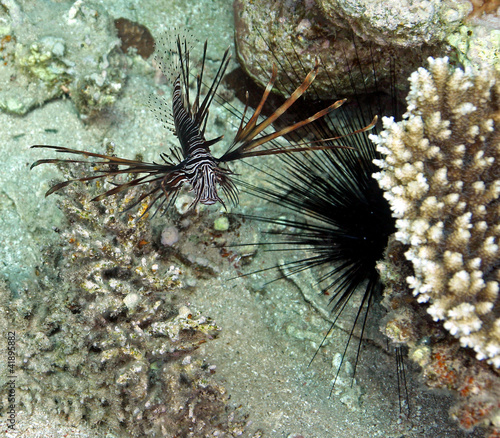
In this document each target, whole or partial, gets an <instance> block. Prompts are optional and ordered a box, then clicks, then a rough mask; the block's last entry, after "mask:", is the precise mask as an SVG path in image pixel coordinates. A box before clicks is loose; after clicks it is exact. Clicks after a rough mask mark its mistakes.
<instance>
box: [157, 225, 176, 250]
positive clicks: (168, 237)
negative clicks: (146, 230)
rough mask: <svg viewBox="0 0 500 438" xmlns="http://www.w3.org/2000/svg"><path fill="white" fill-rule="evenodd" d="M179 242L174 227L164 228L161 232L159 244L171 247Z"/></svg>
mask: <svg viewBox="0 0 500 438" xmlns="http://www.w3.org/2000/svg"><path fill="white" fill-rule="evenodd" d="M178 241H179V231H178V230H177V228H175V227H166V228H164V229H163V231H162V232H161V244H162V245H164V246H172V245H174V244H176V243H177V242H178Z"/></svg>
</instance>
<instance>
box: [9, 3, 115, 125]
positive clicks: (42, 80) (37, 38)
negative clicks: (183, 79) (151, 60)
mask: <svg viewBox="0 0 500 438" xmlns="http://www.w3.org/2000/svg"><path fill="white" fill-rule="evenodd" d="M3 4H4V6H5V7H4V8H0V22H1V23H3V25H2V26H0V38H1V47H0V55H1V59H2V61H3V66H2V70H1V72H0V88H1V91H0V110H2V111H5V112H8V113H13V114H25V113H26V112H28V111H29V110H31V109H32V108H34V107H36V106H39V105H41V104H42V103H44V102H46V101H48V100H50V99H53V98H55V97H59V96H61V95H63V94H67V95H69V96H70V97H71V99H72V100H73V101H74V103H75V106H76V108H77V110H78V112H79V114H80V115H81V116H82V118H85V117H90V116H95V115H97V114H98V113H99V112H101V111H102V110H104V109H105V108H106V107H108V106H109V105H111V104H113V103H114V102H115V101H116V98H117V96H118V94H119V93H120V92H121V89H122V87H123V85H124V83H125V73H124V66H125V58H124V56H123V55H122V54H121V53H120V51H119V45H120V40H119V39H118V38H117V37H116V35H115V29H114V25H113V21H112V20H111V17H110V16H109V15H108V14H107V12H106V11H105V10H104V9H103V8H102V7H101V6H99V5H98V4H95V3H93V2H91V1H85V2H82V1H76V2H75V3H74V4H73V5H72V6H71V7H70V8H69V9H68V5H67V4H66V3H58V2H56V3H53V2H52V3H44V2H42V3H37V4H36V5H34V4H30V2H20V4H17V3H16V2H15V1H14V0H9V1H8V2H3ZM55 16H57V17H59V18H58V19H56V20H55V19H50V20H48V19H46V18H45V17H55Z"/></svg>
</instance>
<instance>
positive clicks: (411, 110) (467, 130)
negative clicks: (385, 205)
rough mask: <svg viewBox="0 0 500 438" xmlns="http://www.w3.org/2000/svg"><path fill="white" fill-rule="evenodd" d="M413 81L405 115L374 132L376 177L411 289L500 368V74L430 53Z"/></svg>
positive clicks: (466, 342) (481, 356)
mask: <svg viewBox="0 0 500 438" xmlns="http://www.w3.org/2000/svg"><path fill="white" fill-rule="evenodd" d="M410 82H411V91H410V94H409V96H408V98H407V100H408V112H407V113H406V114H405V116H404V120H403V121H402V122H399V123H395V122H394V120H393V119H387V118H386V119H384V127H385V131H384V132H382V133H381V134H380V135H379V136H372V140H373V141H375V142H376V144H377V149H378V150H379V152H381V153H382V154H384V155H385V158H384V159H382V160H377V161H376V164H377V165H378V166H380V168H381V169H382V170H381V171H380V172H379V173H376V174H375V175H374V177H375V178H376V179H377V180H378V182H379V185H380V186H381V187H382V189H384V190H385V191H386V192H385V197H386V198H387V199H388V200H389V202H390V204H391V208H392V211H393V215H394V216H395V217H396V218H397V228H398V231H397V233H396V239H397V240H399V241H401V242H402V243H404V244H407V245H409V250H408V251H407V252H406V258H407V259H408V260H410V261H411V262H412V263H413V268H414V272H415V273H414V275H413V276H409V277H408V278H407V281H408V283H409V286H410V288H411V289H413V293H414V295H415V296H417V297H418V301H419V302H421V303H423V302H430V306H429V308H428V313H429V314H430V315H431V316H432V317H433V319H434V320H436V321H439V320H441V321H444V327H445V328H446V329H447V330H448V331H449V332H450V333H451V334H452V335H454V336H456V337H457V338H459V339H460V342H461V344H462V346H465V347H471V348H474V350H475V351H476V355H477V358H478V359H486V360H487V361H488V363H490V364H493V365H494V366H496V367H500V318H499V313H500V307H499V297H498V292H499V284H500V250H499V246H498V245H499V238H500V199H499V197H500V167H499V165H498V164H499V160H500V137H499V131H498V129H496V128H497V124H498V123H499V122H500V112H499V108H500V77H499V76H498V75H497V73H495V72H494V71H493V70H491V69H489V68H487V67H484V68H483V69H482V70H481V71H479V72H474V71H472V70H471V69H466V70H465V71H462V70H461V69H458V68H457V69H455V68H453V67H452V66H451V65H450V64H449V62H448V59H447V58H442V59H432V58H430V59H429V70H425V69H424V68H420V69H419V70H418V71H416V72H415V73H413V74H412V76H411V78H410Z"/></svg>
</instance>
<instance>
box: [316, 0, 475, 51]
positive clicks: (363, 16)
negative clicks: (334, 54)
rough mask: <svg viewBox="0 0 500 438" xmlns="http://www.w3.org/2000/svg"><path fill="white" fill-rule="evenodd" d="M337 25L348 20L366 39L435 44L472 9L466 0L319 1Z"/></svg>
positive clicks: (402, 44)
mask: <svg viewBox="0 0 500 438" xmlns="http://www.w3.org/2000/svg"><path fill="white" fill-rule="evenodd" d="M317 3H318V5H319V7H320V8H321V10H322V12H323V14H324V17H326V18H327V19H328V20H329V21H330V22H331V23H332V24H333V25H334V26H341V27H344V26H345V23H349V26H351V27H352V29H353V30H354V32H355V34H356V35H357V36H359V37H360V38H361V39H362V40H363V41H373V42H376V43H377V44H380V45H382V46H395V47H401V48H405V47H406V48H409V47H419V46H421V45H423V44H428V45H434V44H439V43H440V42H441V41H443V40H444V39H445V38H446V36H447V35H449V34H450V33H451V32H453V31H454V30H455V29H456V27H457V26H458V25H459V23H460V22H461V20H463V18H465V17H466V16H467V14H468V13H469V11H470V10H471V4H470V3H469V2H468V1H466V0H451V1H450V0H448V1H441V0H419V1H412V0H396V1H390V0H389V1H388V0H375V1H374V0H317Z"/></svg>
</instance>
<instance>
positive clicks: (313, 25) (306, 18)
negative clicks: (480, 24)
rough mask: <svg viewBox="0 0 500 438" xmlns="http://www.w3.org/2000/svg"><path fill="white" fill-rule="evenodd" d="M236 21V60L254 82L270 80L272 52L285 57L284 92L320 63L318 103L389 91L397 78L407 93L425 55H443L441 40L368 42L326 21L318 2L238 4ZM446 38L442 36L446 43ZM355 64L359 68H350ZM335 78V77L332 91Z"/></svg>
mask: <svg viewBox="0 0 500 438" xmlns="http://www.w3.org/2000/svg"><path fill="white" fill-rule="evenodd" d="M385 12H387V9H385ZM234 16H235V26H236V46H237V51H238V57H239V60H240V63H241V65H242V67H243V68H244V69H245V71H246V72H247V73H248V74H249V75H250V76H251V77H252V78H253V79H254V80H256V81H257V82H258V83H260V84H262V85H265V84H267V82H268V81H269V78H270V75H271V71H272V63H273V60H274V57H273V56H270V54H269V52H273V53H275V56H276V58H277V59H283V58H286V60H287V61H286V64H287V68H286V70H287V71H286V72H284V71H283V70H284V68H283V67H282V66H280V65H278V66H277V67H278V79H277V81H276V85H275V86H276V88H277V90H278V91H279V92H281V93H284V92H285V91H286V90H287V89H293V88H294V87H293V86H291V85H290V78H295V82H297V83H300V82H301V80H302V79H303V77H305V75H306V73H307V72H308V71H309V70H310V69H311V68H312V67H313V66H314V62H315V59H316V58H317V59H320V60H321V64H322V66H323V67H324V68H321V69H320V71H319V73H318V76H317V77H316V79H315V81H314V84H313V87H312V88H314V96H313V97H314V98H321V99H329V98H331V96H332V94H335V95H349V94H353V93H360V91H359V90H362V91H361V92H367V91H373V90H374V89H376V88H377V87H378V89H381V88H382V89H383V88H389V87H386V86H385V85H387V84H389V82H390V80H391V79H394V78H396V80H397V81H398V82H397V84H396V87H397V88H401V89H404V88H405V87H406V78H407V77H408V75H409V74H410V73H411V72H412V71H414V70H415V69H416V68H418V67H419V66H420V65H422V63H423V60H424V59H425V58H426V57H427V56H429V55H432V54H434V55H435V54H439V53H442V51H443V44H442V43H441V39H439V40H438V39H437V37H436V38H432V39H428V40H427V39H421V40H419V41H416V40H415V41H413V40H412V39H411V38H410V41H413V42H412V44H410V43H409V42H408V43H407V44H405V43H402V42H400V43H399V44H396V43H395V41H391V40H390V39H389V38H387V39H384V36H383V35H382V34H379V35H378V36H376V37H372V36H370V37H369V38H368V36H367V35H365V34H362V33H361V34H360V33H358V29H357V27H356V25H355V23H354V22H352V20H351V21H349V20H346V19H344V18H343V19H340V18H338V19H337V20H336V21H335V23H332V22H331V21H328V19H327V18H326V17H325V14H324V12H323V11H322V10H321V9H320V7H319V6H318V5H317V4H316V2H287V3H286V5H284V4H283V3H281V2H269V1H266V0H258V1H254V2H252V3H251V4H250V3H248V2H244V1H239V0H237V1H235V3H234ZM399 18H400V17H399V16H398V19H399ZM458 24H459V23H456V24H454V26H455V27H457V26H458ZM427 26H431V24H429V23H427ZM404 30H405V31H406V29H404ZM384 32H385V31H384ZM387 32H388V31H387ZM407 33H408V32H407ZM424 33H425V32H424ZM441 33H443V35H441ZM408 34H409V33H408ZM444 34H445V33H444V32H440V33H439V35H440V36H443V38H444ZM395 39H396V40H397V38H395ZM431 42H432V45H430V44H429V43H431ZM391 56H392V57H395V58H397V59H398V60H399V62H398V70H397V71H394V65H393V63H392V62H391ZM288 65H289V66H288ZM353 65H355V66H356V67H349V66H353ZM373 70H374V71H376V73H377V74H376V79H377V81H378V85H377V86H376V83H375V75H373V74H371V73H372V71H373ZM363 71H364V72H365V73H364V74H363ZM332 78H335V87H334V88H335V89H334V90H332V87H333V84H332ZM353 88H354V89H357V90H358V91H355V90H354V89H353Z"/></svg>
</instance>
